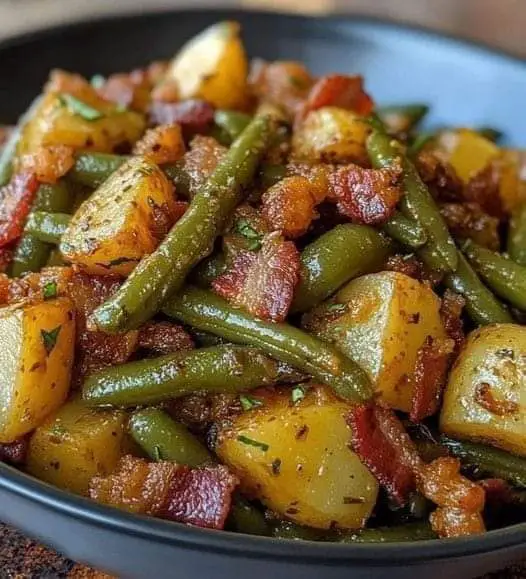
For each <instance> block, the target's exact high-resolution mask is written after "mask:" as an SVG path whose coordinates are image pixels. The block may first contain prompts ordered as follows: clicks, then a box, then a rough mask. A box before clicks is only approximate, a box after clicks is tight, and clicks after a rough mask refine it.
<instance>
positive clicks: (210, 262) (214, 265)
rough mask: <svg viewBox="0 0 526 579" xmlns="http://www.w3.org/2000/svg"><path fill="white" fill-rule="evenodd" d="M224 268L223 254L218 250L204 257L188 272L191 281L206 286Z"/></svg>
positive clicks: (208, 285)
mask: <svg viewBox="0 0 526 579" xmlns="http://www.w3.org/2000/svg"><path fill="white" fill-rule="evenodd" d="M225 268H226V262H225V255H224V254H223V253H222V252H221V251H219V252H218V253H214V254H212V255H211V256H210V257H207V258H206V259H204V260H203V261H202V262H201V263H200V264H199V265H198V266H197V267H196V268H194V270H193V271H192V273H191V274H190V279H191V281H192V283H195V285H196V286H198V287H202V288H207V287H210V284H211V283H212V282H213V281H214V279H215V278H216V277H217V276H219V275H221V274H222V273H223V272H224V271H225Z"/></svg>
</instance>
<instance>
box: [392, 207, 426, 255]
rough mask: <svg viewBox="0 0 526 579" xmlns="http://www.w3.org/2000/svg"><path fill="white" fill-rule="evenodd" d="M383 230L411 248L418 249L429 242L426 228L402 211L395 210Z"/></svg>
mask: <svg viewBox="0 0 526 579" xmlns="http://www.w3.org/2000/svg"><path fill="white" fill-rule="evenodd" d="M383 230H384V231H385V232H386V233H387V235H389V236H390V237H392V238H393V239H394V240H395V241H398V242H399V243H401V244H402V245H405V246H406V247H409V248H411V249H418V248H419V247H422V246H423V245H425V243H426V242H427V234H426V232H425V230H424V228H423V227H421V226H420V225H419V224H418V223H417V222H416V221H414V220H413V219H410V218H409V217H406V216H405V215H404V214H403V213H400V211H395V213H394V214H393V215H392V216H391V218H390V219H389V221H388V222H387V223H386V224H385V225H384V227H383Z"/></svg>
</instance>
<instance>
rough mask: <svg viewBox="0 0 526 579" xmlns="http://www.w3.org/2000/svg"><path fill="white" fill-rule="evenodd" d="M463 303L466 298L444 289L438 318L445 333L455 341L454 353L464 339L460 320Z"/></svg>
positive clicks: (462, 324) (457, 350)
mask: <svg viewBox="0 0 526 579" xmlns="http://www.w3.org/2000/svg"><path fill="white" fill-rule="evenodd" d="M465 305H466V300H465V299H464V298H463V297H462V296H461V295H460V294H457V293H455V292H453V291H451V290H449V289H446V291H445V292H444V295H443V296H442V302H441V305H440V318H441V320H442V323H443V324H444V329H445V330H446V334H447V335H448V336H449V337H450V338H451V339H452V340H453V341H454V342H455V350H454V352H453V354H454V355H457V354H458V353H459V351H460V349H461V348H462V346H463V345H464V342H465V340H466V336H465V334H464V322H463V321H462V310H463V309H464V306H465Z"/></svg>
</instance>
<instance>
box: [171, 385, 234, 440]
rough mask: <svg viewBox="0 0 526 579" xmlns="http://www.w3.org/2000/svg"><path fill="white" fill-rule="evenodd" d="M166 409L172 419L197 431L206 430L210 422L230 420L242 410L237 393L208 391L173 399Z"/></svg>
mask: <svg viewBox="0 0 526 579" xmlns="http://www.w3.org/2000/svg"><path fill="white" fill-rule="evenodd" d="M167 410H168V412H169V413H170V416H172V418H173V419H174V420H176V421H177V422H182V423H183V424H185V425H186V426H188V427H189V428H191V430H192V431H199V432H204V431H206V430H207V429H208V428H209V427H210V425H211V424H214V423H218V422H223V421H224V420H232V418H233V417H234V416H235V415H237V414H240V413H241V412H243V408H242V406H241V402H240V401H239V395H237V394H225V393H221V394H212V393H209V392H204V393H198V394H197V393H196V394H189V395H188V396H183V397H182V398H177V399H174V400H172V401H170V402H169V403H168V406H167Z"/></svg>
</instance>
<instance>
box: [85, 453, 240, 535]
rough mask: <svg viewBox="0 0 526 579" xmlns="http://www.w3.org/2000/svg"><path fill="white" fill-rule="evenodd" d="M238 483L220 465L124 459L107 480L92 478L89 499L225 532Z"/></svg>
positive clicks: (131, 457)
mask: <svg viewBox="0 0 526 579" xmlns="http://www.w3.org/2000/svg"><path fill="white" fill-rule="evenodd" d="M238 482H239V481H238V480H237V479H236V478H235V477H234V476H233V475H231V474H230V472H229V471H228V469H227V468H226V467H225V466H223V465H221V466H217V467H205V468H195V469H190V468H189V467H187V466H183V465H177V464H174V463H171V462H158V463H153V462H146V461H145V460H144V459H141V458H136V457H133V456H130V455H127V456H125V457H123V458H122V459H121V461H120V463H119V465H118V467H117V469H116V471H115V472H114V473H113V474H111V475H109V476H108V477H94V478H93V479H92V480H91V483H90V491H89V492H90V497H91V498H92V499H94V500H96V501H98V502H101V503H104V504H108V505H111V506H114V507H118V508H121V509H124V510H127V511H131V512H133V513H138V514H144V515H151V516H156V517H161V518H164V519H169V520H172V521H177V522H181V523H186V524H191V525H195V526H198V527H204V528H210V529H222V528H223V527H224V524H225V521H226V518H227V516H228V513H229V511H230V506H231V503H232V493H233V491H234V489H235V487H236V486H237V484H238Z"/></svg>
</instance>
